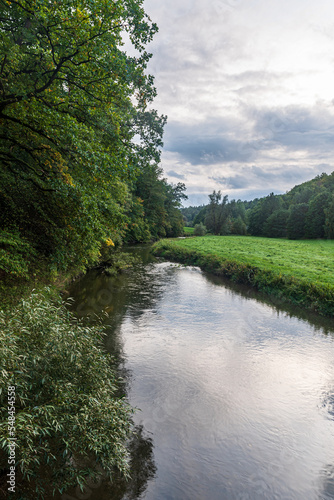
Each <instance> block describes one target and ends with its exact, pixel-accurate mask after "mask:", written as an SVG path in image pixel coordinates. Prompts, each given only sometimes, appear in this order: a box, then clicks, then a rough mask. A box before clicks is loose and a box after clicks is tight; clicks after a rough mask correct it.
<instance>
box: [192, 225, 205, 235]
mask: <svg viewBox="0 0 334 500" xmlns="http://www.w3.org/2000/svg"><path fill="white" fill-rule="evenodd" d="M206 232H207V230H206V227H205V226H204V224H203V222H200V223H199V224H196V226H195V228H194V233H193V234H194V236H204V235H205V234H206Z"/></svg>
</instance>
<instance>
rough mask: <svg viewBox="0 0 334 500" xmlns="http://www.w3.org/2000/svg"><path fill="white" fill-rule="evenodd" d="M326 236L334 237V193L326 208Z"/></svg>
mask: <svg viewBox="0 0 334 500" xmlns="http://www.w3.org/2000/svg"><path fill="white" fill-rule="evenodd" d="M325 216H326V219H325V236H326V238H329V239H334V194H332V196H331V198H330V200H329V203H328V205H327V207H326V208H325Z"/></svg>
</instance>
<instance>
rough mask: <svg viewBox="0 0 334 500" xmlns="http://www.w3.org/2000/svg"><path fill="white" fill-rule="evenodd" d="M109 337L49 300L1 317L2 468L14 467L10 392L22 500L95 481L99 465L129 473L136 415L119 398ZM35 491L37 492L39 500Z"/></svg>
mask: <svg viewBox="0 0 334 500" xmlns="http://www.w3.org/2000/svg"><path fill="white" fill-rule="evenodd" d="M102 336H103V330H102V328H101V327H99V326H94V327H87V326H84V325H83V324H81V323H80V322H79V321H78V320H76V319H75V318H74V317H73V316H72V315H71V314H70V313H69V312H68V311H67V310H66V309H65V308H64V307H63V306H61V304H60V300H59V303H58V304H54V303H52V301H51V298H50V293H49V292H48V290H46V291H45V292H44V293H33V294H32V295H31V297H30V298H29V299H28V300H22V301H21V302H20V304H19V305H18V306H17V307H16V308H15V309H14V310H12V312H10V313H5V312H4V311H0V436H1V439H0V459H1V465H0V468H2V467H6V466H7V453H8V451H9V436H8V431H7V425H8V422H7V417H8V414H7V398H8V396H7V388H8V387H9V386H15V388H16V401H15V410H16V422H15V427H16V438H17V441H16V445H17V446H16V460H17V473H18V474H20V475H21V477H22V479H23V485H26V488H24V487H22V488H21V484H20V495H21V496H20V498H21V499H26V498H27V499H34V500H35V499H43V498H44V495H45V493H44V492H45V491H46V492H47V493H46V494H47V498H49V497H50V489H51V490H55V491H57V490H58V491H60V492H62V490H63V489H66V488H67V487H69V486H71V485H76V484H77V485H83V484H84V482H85V479H87V478H88V477H94V475H95V474H96V467H95V466H96V464H97V463H98V464H99V465H100V466H102V467H103V469H104V470H105V471H106V472H107V473H108V474H109V475H112V474H113V472H114V471H115V470H116V469H117V470H119V471H122V473H124V474H127V473H128V465H127V451H126V447H125V440H126V438H127V436H128V434H129V431H130V420H131V418H130V415H131V410H130V407H129V406H128V405H127V403H126V402H125V401H124V400H123V399H121V398H118V397H116V390H117V379H116V377H115V373H114V370H113V368H112V366H111V359H110V356H109V355H107V354H106V353H104V352H103V348H102V345H101V340H102ZM32 489H33V490H34V491H33V493H32Z"/></svg>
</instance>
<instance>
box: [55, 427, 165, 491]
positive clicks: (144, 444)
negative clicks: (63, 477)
mask: <svg viewBox="0 0 334 500" xmlns="http://www.w3.org/2000/svg"><path fill="white" fill-rule="evenodd" d="M128 448H129V452H130V459H129V462H130V470H131V477H130V478H129V479H125V478H124V477H121V476H120V475H115V476H114V477H113V479H112V482H110V480H109V479H108V478H106V477H105V476H104V477H102V479H99V480H98V481H97V482H94V481H88V482H87V484H86V486H85V487H84V489H83V491H81V490H80V489H79V487H77V488H73V489H71V490H68V491H67V492H66V493H64V494H63V495H58V494H57V495H56V496H55V497H54V496H52V497H51V496H50V497H49V498H50V500H51V498H52V499H53V500H137V499H139V498H140V497H141V495H142V494H143V493H144V492H145V490H146V488H147V484H148V482H149V481H150V480H151V479H153V478H154V476H155V474H156V470H157V469H156V466H155V463H154V453H153V441H152V439H151V438H150V437H148V436H145V434H144V429H143V427H142V426H136V427H135V428H134V432H133V436H132V439H131V440H130V442H129V445H128ZM97 469H98V467H97Z"/></svg>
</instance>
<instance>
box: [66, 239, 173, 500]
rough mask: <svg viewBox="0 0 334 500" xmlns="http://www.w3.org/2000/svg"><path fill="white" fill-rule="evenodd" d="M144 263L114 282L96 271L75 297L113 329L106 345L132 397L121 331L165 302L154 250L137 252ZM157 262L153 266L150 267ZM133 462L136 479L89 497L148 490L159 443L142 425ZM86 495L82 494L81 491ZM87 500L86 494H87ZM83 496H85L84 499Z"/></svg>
mask: <svg viewBox="0 0 334 500" xmlns="http://www.w3.org/2000/svg"><path fill="white" fill-rule="evenodd" d="M134 251H135V252H136V255H138V254H139V256H140V257H141V258H142V261H141V262H140V263H138V264H136V266H135V267H134V268H133V269H131V271H129V272H125V273H122V274H120V275H118V276H117V277H110V276H107V275H106V274H104V273H101V272H100V271H97V270H92V271H90V272H88V273H87V274H86V275H85V276H83V277H82V278H81V279H80V280H78V281H76V282H75V283H74V284H73V285H72V286H71V288H70V290H69V294H70V296H71V297H74V302H73V304H72V305H71V306H70V307H71V309H72V310H73V311H74V312H75V313H76V314H77V315H78V316H79V317H81V318H82V319H83V320H85V318H86V320H88V321H89V322H90V321H94V318H96V319H97V318H99V321H100V322H102V323H103V324H104V325H105V326H106V327H107V337H106V341H105V346H106V349H107V350H108V352H110V354H112V356H113V357H114V359H115V362H116V364H117V368H118V373H119V375H120V376H121V377H122V379H123V381H122V382H121V384H120V391H119V392H120V395H122V396H126V393H127V387H128V384H129V383H130V381H131V371H129V370H127V368H126V363H125V361H124V355H123V348H122V339H121V336H120V327H121V324H122V321H123V320H124V317H125V316H126V315H127V316H128V317H131V318H132V319H134V320H138V318H139V317H140V316H142V315H143V314H144V313H145V312H146V311H147V310H151V311H152V309H153V310H154V309H155V308H156V304H157V302H158V301H159V300H160V298H161V297H162V293H163V287H162V280H161V273H160V271H157V268H156V266H155V265H153V264H152V257H151V256H150V255H149V247H148V248H146V249H138V248H137V249H135V250H134ZM150 262H151V263H150ZM128 449H129V454H130V457H129V461H130V471H131V478H130V480H127V481H126V480H125V479H124V478H121V477H119V476H116V477H115V478H113V481H112V483H110V482H109V481H108V480H104V481H102V482H101V485H99V486H98V487H97V486H94V487H93V486H92V485H90V486H91V488H88V489H87V495H88V494H89V496H87V498H90V499H91V500H121V499H123V500H125V499H127V500H132V499H133V500H134V499H138V498H139V497H140V496H141V495H142V494H143V493H144V491H145V489H146V487H147V483H148V481H149V480H150V479H152V478H153V477H154V475H155V472H156V467H155V464H154V455H153V441H152V439H151V438H150V437H147V436H145V435H144V429H143V427H142V426H137V427H135V429H134V434H133V437H132V439H131V440H130V441H129V444H128ZM79 493H80V492H79ZM69 495H70V497H71V498H72V497H73V498H80V494H79V496H78V492H74V493H73V492H72V493H71V492H69ZM84 495H85V493H84ZM81 496H82V495H81Z"/></svg>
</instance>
